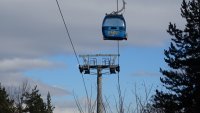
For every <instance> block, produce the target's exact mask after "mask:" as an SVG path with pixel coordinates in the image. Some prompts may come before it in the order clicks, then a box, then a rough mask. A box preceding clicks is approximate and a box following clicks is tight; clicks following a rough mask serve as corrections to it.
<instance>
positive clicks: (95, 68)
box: [79, 54, 120, 113]
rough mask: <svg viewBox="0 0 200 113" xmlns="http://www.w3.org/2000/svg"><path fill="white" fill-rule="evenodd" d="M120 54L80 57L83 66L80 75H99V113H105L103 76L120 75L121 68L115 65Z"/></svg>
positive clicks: (80, 67)
mask: <svg viewBox="0 0 200 113" xmlns="http://www.w3.org/2000/svg"><path fill="white" fill-rule="evenodd" d="M118 56H119V54H94V55H79V57H81V58H82V59H83V65H79V70H80V73H83V74H90V75H94V74H95V75H97V113H103V99H102V74H116V72H118V73H119V71H120V67H119V65H118V64H116V63H115V61H116V59H117V57H118Z"/></svg>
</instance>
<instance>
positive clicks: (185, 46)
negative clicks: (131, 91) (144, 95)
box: [153, 0, 200, 113]
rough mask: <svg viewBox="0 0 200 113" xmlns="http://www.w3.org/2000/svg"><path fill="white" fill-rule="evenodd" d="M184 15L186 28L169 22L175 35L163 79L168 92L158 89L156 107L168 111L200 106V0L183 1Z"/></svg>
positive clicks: (182, 112) (193, 112) (186, 112)
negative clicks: (167, 67)
mask: <svg viewBox="0 0 200 113" xmlns="http://www.w3.org/2000/svg"><path fill="white" fill-rule="evenodd" d="M181 16H182V17H183V18H184V19H185V20H186V25H185V28H184V29H183V30H180V29H178V28H177V27H176V24H172V23H170V24H169V28H168V30H167V32H168V33H169V34H170V35H171V36H172V37H173V38H172V42H171V45H170V47H169V49H168V50H165V51H164V54H165V62H166V63H167V64H168V65H169V67H170V69H167V70H163V69H161V73H162V74H163V75H164V77H162V78H161V79H160V80H161V82H162V83H163V86H164V87H165V88H166V91H159V90H156V95H155V96H154V104H153V106H154V107H155V108H158V109H161V110H162V111H163V112H165V113H199V112H200V110H199V107H200V0H190V1H187V2H186V0H183V2H182V7H181Z"/></svg>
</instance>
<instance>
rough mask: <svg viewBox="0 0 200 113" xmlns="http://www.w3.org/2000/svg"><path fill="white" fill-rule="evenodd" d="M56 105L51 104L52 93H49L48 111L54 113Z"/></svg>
mask: <svg viewBox="0 0 200 113" xmlns="http://www.w3.org/2000/svg"><path fill="white" fill-rule="evenodd" d="M53 110H54V107H53V106H52V105H51V95H50V93H49V92H48V94H47V113H53Z"/></svg>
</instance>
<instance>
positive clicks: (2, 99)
mask: <svg viewBox="0 0 200 113" xmlns="http://www.w3.org/2000/svg"><path fill="white" fill-rule="evenodd" d="M13 112H14V107H13V100H10V99H9V97H8V94H7V92H6V90H5V88H4V87H2V86H1V83H0V113H13Z"/></svg>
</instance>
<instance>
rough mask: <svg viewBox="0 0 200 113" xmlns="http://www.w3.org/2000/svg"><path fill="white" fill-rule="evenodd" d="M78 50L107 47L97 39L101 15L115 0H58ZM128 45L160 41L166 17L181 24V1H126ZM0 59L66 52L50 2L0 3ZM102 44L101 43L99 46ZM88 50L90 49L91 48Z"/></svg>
mask: <svg viewBox="0 0 200 113" xmlns="http://www.w3.org/2000/svg"><path fill="white" fill-rule="evenodd" d="M59 2H60V5H61V8H62V11H63V14H64V17H65V19H66V22H67V25H68V27H69V31H70V33H71V37H72V40H73V42H74V45H75V48H76V49H77V51H78V53H79V52H82V51H84V52H85V51H86V52H91V51H92V52H94V51H101V50H104V49H106V48H108V49H112V48H113V46H114V44H113V43H114V42H113V43H112V42H108V41H103V40H102V34H101V23H102V20H103V17H104V15H105V13H108V12H112V10H114V9H116V6H115V5H116V4H115V2H116V1H109V2H108V1H105V0H103V1H98V0H84V1H83V0H67V1H63V0H59ZM126 2H127V10H126V12H125V15H124V16H125V19H126V20H127V26H128V28H127V30H128V36H129V37H128V40H127V41H124V42H123V44H125V45H130V46H134V45H136V46H156V47H159V46H161V45H163V43H165V41H166V37H168V35H167V33H166V29H167V26H168V23H169V22H170V21H175V22H179V23H180V22H181V21H180V20H181V19H180V18H181V16H180V15H178V14H177V13H179V12H180V11H179V7H180V4H179V3H180V1H174V0H168V1H162V2H161V1H159V0H152V1H146V0H141V1H135V0H126ZM0 17H1V21H0V25H1V26H0V53H1V55H0V58H5V57H7V58H8V57H11V58H13V57H41V56H49V55H56V54H66V53H71V52H72V48H71V45H70V43H69V40H68V37H66V33H65V29H64V25H63V23H62V20H61V17H60V14H59V12H58V8H57V6H56V2H55V1H54V0H50V1H49V0H42V1H41V0H34V1H31V0H1V1H0ZM102 45H103V46H102ZM91 48H92V50H91Z"/></svg>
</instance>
